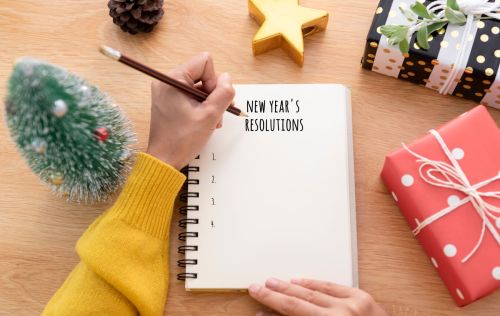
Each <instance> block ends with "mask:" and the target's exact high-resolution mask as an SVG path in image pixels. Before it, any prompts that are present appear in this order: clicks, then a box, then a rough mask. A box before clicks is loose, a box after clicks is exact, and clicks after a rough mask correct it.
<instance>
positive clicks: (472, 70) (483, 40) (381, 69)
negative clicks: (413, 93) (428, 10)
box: [362, 0, 500, 108]
mask: <svg viewBox="0 0 500 316" xmlns="http://www.w3.org/2000/svg"><path fill="white" fill-rule="evenodd" d="M432 2H433V1H426V2H425V3H424V4H425V5H428V4H429V3H432ZM414 3H415V0H381V1H380V3H379V6H378V7H377V9H376V11H375V17H374V19H373V22H372V25H371V28H370V31H369V33H368V37H367V43H366V48H365V52H364V56H363V59H362V65H363V67H364V68H366V69H368V70H372V71H374V72H378V73H380V74H384V75H387V76H391V77H394V78H398V79H402V80H408V81H411V82H413V83H416V84H419V85H422V86H425V87H427V88H430V89H433V90H436V91H438V92H439V93H441V94H451V95H455V96H458V97H463V98H467V99H471V100H474V101H475V102H476V103H478V104H484V105H489V106H492V107H496V108H500V75H499V73H500V69H499V65H500V21H499V20H496V19H485V20H478V19H477V18H476V19H475V20H474V21H472V22H471V25H470V26H468V25H464V26H458V25H454V24H447V25H446V26H444V27H443V28H441V29H439V30H437V31H435V32H433V33H431V34H430V35H429V37H428V39H429V40H430V41H429V48H428V49H422V48H421V47H420V46H419V45H418V43H417V42H416V34H417V33H414V34H413V35H412V37H411V41H410V42H409V48H410V50H409V53H408V54H403V53H401V51H400V49H399V47H398V46H395V45H390V44H389V43H388V39H387V37H386V36H385V35H383V34H382V33H381V27H382V26H383V25H386V24H387V25H409V24H411V22H409V21H408V19H407V18H406V17H405V16H404V14H403V13H402V12H401V10H400V8H405V9H408V8H410V6H411V5H412V4H414ZM459 3H460V1H459Z"/></svg>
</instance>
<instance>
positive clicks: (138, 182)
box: [109, 153, 186, 240]
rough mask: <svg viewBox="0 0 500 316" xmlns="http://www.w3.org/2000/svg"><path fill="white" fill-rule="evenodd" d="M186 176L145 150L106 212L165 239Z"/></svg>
mask: <svg viewBox="0 0 500 316" xmlns="http://www.w3.org/2000/svg"><path fill="white" fill-rule="evenodd" d="M185 180H186V176H185V175H184V174H182V173H181V172H179V171H177V170H176V169H174V168H173V167H171V166H169V165H167V164H166V163H164V162H162V161H160V160H158V159H157V158H155V157H153V156H151V155H148V154H146V153H139V154H137V159H136V162H135V165H134V167H133V168H132V172H131V173H130V175H129V177H128V179H127V182H126V183H125V186H124V187H123V190H122V192H121V193H120V196H119V197H118V199H117V200H116V202H115V204H114V205H113V206H112V207H111V209H110V210H109V213H110V214H109V215H111V216H116V217H117V218H119V219H120V220H122V221H123V222H125V223H127V224H129V225H131V226H133V227H135V228H137V229H139V230H141V231H144V232H146V233H148V234H150V235H152V236H154V237H156V238H161V239H164V240H166V239H167V238H168V236H167V235H168V231H169V228H170V227H169V226H170V220H171V217H172V211H173V207H174V202H175V198H176V196H177V194H178V193H179V190H180V188H181V186H182V184H183V183H184V181H185Z"/></svg>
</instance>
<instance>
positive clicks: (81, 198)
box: [5, 58, 135, 203]
mask: <svg viewBox="0 0 500 316" xmlns="http://www.w3.org/2000/svg"><path fill="white" fill-rule="evenodd" d="M5 105H6V112H7V115H6V116H7V125H8V127H9V129H10V133H11V136H12V138H13V139H14V141H15V142H16V145H17V147H18V149H19V151H20V152H21V154H22V155H23V157H24V158H25V159H26V161H27V162H28V165H29V166H30V167H31V169H32V170H33V171H34V172H35V173H36V174H37V175H38V176H39V177H40V178H41V179H42V180H43V181H44V182H45V183H47V184H48V185H49V187H50V188H51V189H52V191H53V192H55V193H56V194H57V195H59V196H65V197H67V199H68V200H71V201H78V202H86V203H92V202H98V201H102V200H106V198H107V197H108V196H109V194H110V193H112V192H114V191H115V190H116V188H117V187H118V186H119V185H120V184H121V183H123V181H124V178H125V175H126V173H127V171H128V169H129V167H130V159H129V158H130V156H131V155H132V149H131V147H130V146H131V144H133V143H134V139H135V136H134V134H133V132H132V129H131V125H130V123H129V121H128V120H127V119H126V118H125V117H124V115H123V114H122V113H121V112H120V110H119V108H118V107H117V106H116V105H115V104H113V102H112V101H111V100H110V98H109V97H107V96H106V95H105V94H104V93H102V92H101V91H100V90H99V89H98V88H96V87H94V86H92V85H90V84H89V83H88V82H86V81H85V80H83V79H81V78H79V77H77V76H75V75H73V74H71V73H69V72H67V71H66V70H64V69H62V68H59V67H56V66H54V65H51V64H48V63H44V62H42V61H38V60H34V59H30V58H22V59H20V60H18V61H17V63H16V64H15V66H14V70H13V72H12V75H11V77H10V80H9V83H8V95H7V98H6V100H5Z"/></svg>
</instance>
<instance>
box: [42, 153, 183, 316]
mask: <svg viewBox="0 0 500 316" xmlns="http://www.w3.org/2000/svg"><path fill="white" fill-rule="evenodd" d="M184 180H185V176H184V175H183V174H182V173H180V172H178V171H177V170H175V169H174V168H172V167H170V166H169V165H167V164H165V163H163V162H161V161H159V160H158V159H156V158H154V157H152V156H149V155H147V154H145V153H139V154H138V157H137V161H136V163H135V165H134V167H133V169H132V172H131V174H130V176H129V178H128V180H127V182H126V184H125V186H124V188H123V191H122V193H121V194H120V196H119V197H118V199H117V201H116V202H115V204H114V205H113V206H112V207H111V208H110V209H109V210H107V211H106V212H105V213H103V214H102V215H101V216H100V217H99V218H97V219H96V221H95V222H94V223H92V224H91V225H90V226H89V228H88V229H87V231H86V232H85V233H84V234H83V236H82V237H81V238H80V240H79V241H78V243H77V246H76V250H77V252H78V255H79V256H80V259H81V261H80V263H79V264H78V265H77V266H76V267H75V269H74V270H73V271H72V272H71V273H70V275H69V276H68V278H67V279H66V281H65V282H64V283H63V285H62V286H61V287H60V288H59V290H58V291H57V292H56V293H55V294H54V296H53V297H52V299H51V300H50V301H49V303H48V304H47V306H46V307H45V311H44V315H89V314H99V315H136V314H140V315H162V314H163V310H164V306H165V301H166V298H167V290H168V238H169V230H170V221H171V218H172V212H173V206H174V201H175V197H176V195H177V193H178V192H179V190H180V188H181V186H182V183H183V182H184Z"/></svg>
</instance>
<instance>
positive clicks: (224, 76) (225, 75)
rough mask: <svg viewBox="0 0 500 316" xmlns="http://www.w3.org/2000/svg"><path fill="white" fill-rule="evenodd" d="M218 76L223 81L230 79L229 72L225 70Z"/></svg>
mask: <svg viewBox="0 0 500 316" xmlns="http://www.w3.org/2000/svg"><path fill="white" fill-rule="evenodd" d="M220 78H221V79H222V80H224V81H229V80H231V76H230V75H229V73H227V72H225V73H223V74H222V75H220Z"/></svg>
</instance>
